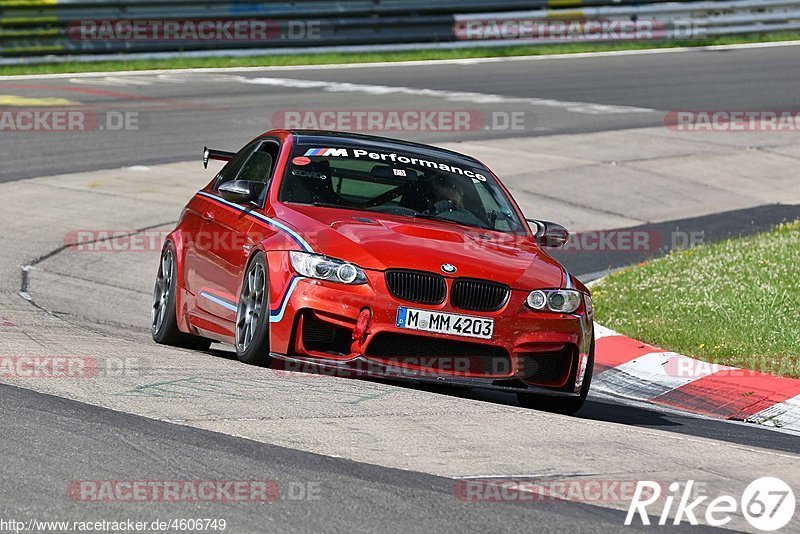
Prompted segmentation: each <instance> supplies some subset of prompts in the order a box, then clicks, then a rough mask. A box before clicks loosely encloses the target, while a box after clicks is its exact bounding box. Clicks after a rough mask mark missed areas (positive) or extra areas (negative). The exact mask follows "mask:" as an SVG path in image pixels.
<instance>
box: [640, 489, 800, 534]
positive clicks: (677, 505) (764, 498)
mask: <svg viewBox="0 0 800 534" xmlns="http://www.w3.org/2000/svg"><path fill="white" fill-rule="evenodd" d="M694 485H695V484H694V480H688V481H687V482H686V483H685V484H683V485H682V484H681V483H680V482H673V483H671V484H670V485H669V486H668V492H667V493H665V494H663V495H662V493H663V490H662V487H661V484H659V483H658V482H653V481H650V480H644V481H639V482H638V484H637V485H636V490H635V492H634V495H633V499H632V500H631V504H630V507H629V508H628V515H627V516H626V517H625V525H632V524H633V523H634V521H635V518H636V517H637V516H638V521H641V524H643V525H650V515H653V516H657V517H658V518H659V519H658V524H659V525H666V524H668V523H671V524H673V525H680V524H681V523H683V522H684V521H685V522H687V523H689V524H691V525H698V524H700V522H699V521H698V515H700V510H699V509H700V508H703V507H704V508H705V513H704V516H703V519H705V521H704V524H706V525H709V526H712V527H722V526H725V525H727V524H728V523H730V522H731V520H732V519H733V516H734V515H739V514H741V515H743V516H744V518H745V519H746V520H747V522H748V523H750V525H751V526H752V527H754V528H756V529H758V530H762V531H767V532H771V531H774V530H778V529H781V528H783V527H785V526H786V525H788V524H789V522H790V521H791V520H792V518H793V517H794V509H795V505H796V502H795V496H794V492H793V491H792V488H791V487H789V485H788V484H787V483H786V482H784V481H783V480H781V479H779V478H775V477H762V478H759V479H757V480H754V481H753V482H751V483H750V484H749V485H748V486H747V487H746V488H745V490H744V492H743V493H742V496H741V498H740V499H738V500H737V499H736V498H735V497H733V496H732V495H720V496H718V497H715V498H713V499H711V500H709V499H710V497H709V496H708V495H699V496H698V495H697V492H696V491H695V489H694ZM662 497H663V499H662ZM662 503H663V505H662ZM659 508H660V510H659ZM670 518H671V520H670Z"/></svg>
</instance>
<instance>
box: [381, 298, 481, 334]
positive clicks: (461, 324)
mask: <svg viewBox="0 0 800 534" xmlns="http://www.w3.org/2000/svg"><path fill="white" fill-rule="evenodd" d="M397 327H398V328H408V329H410V330H423V331H425V332H435V333H437V334H451V335H454V336H466V337H479V338H482V339H491V338H492V334H493V333H494V319H486V318H485V317H473V316H471V315H458V314H455V313H442V312H437V311H430V310H415V309H414V308H406V307H405V306H400V307H399V308H397Z"/></svg>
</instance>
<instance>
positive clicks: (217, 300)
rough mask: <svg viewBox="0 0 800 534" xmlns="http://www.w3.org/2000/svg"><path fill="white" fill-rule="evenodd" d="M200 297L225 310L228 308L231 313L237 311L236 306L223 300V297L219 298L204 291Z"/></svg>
mask: <svg viewBox="0 0 800 534" xmlns="http://www.w3.org/2000/svg"><path fill="white" fill-rule="evenodd" d="M200 296H201V297H203V298H206V299H208V300H210V301H211V302H213V303H215V304H219V305H220V306H222V307H223V308H228V309H229V310H231V311H236V304H234V303H233V302H230V301H228V300H225V299H223V298H222V297H218V296H216V295H212V294H211V293H210V292H208V291H206V290H203V291H201V292H200Z"/></svg>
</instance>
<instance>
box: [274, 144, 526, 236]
mask: <svg viewBox="0 0 800 534" xmlns="http://www.w3.org/2000/svg"><path fill="white" fill-rule="evenodd" d="M443 156H444V157H443V158H438V157H437V158H435V159H434V158H432V157H431V156H427V155H426V156H423V157H420V156H413V155H411V154H403V153H397V152H385V151H380V150H379V149H377V148H376V149H366V148H351V147H317V146H310V145H298V146H295V147H294V150H293V152H292V156H291V157H290V159H289V164H288V165H287V168H286V174H285V176H284V178H283V184H282V186H281V190H280V195H279V199H280V200H281V201H282V202H295V203H300V204H313V205H315V206H327V207H337V208H345V209H355V210H364V211H372V212H379V213H387V214H390V215H400V216H406V217H413V218H426V219H437V220H442V221H447V222H451V223H455V224H461V225H466V226H473V227H477V228H484V229H487V230H495V231H498V232H510V233H524V226H523V225H522V224H521V222H520V220H519V218H518V217H517V215H516V213H515V211H514V210H513V209H512V207H511V202H510V201H509V199H508V197H507V196H506V195H505V193H504V192H503V190H502V189H501V188H500V186H499V185H498V184H497V181H496V180H495V179H494V178H493V177H492V175H491V173H490V172H489V171H488V170H487V169H486V168H484V167H479V166H470V165H465V162H463V161H458V162H454V161H452V160H450V159H448V158H447V155H446V154H443Z"/></svg>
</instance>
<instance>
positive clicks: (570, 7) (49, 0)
mask: <svg viewBox="0 0 800 534" xmlns="http://www.w3.org/2000/svg"><path fill="white" fill-rule="evenodd" d="M796 30H800V0H723V1H686V0H684V1H672V2H666V1H664V0H583V1H580V0H533V1H531V0H525V1H523V0H459V1H458V2H448V1H444V0H343V1H323V0H296V1H294V2H290V3H285V2H243V1H235V0H205V1H203V2H197V1H196V0H133V1H118V0H0V56H2V58H4V59H3V60H2V62H3V63H9V62H10V61H9V60H10V58H19V59H20V61H24V58H28V59H35V58H38V59H39V60H42V59H46V57H48V56H49V57H52V59H53V60H57V59H58V57H59V56H62V57H63V56H77V57H78V59H80V57H86V56H88V55H97V54H115V53H158V52H185V51H212V50H214V51H219V50H230V51H234V50H239V51H241V50H245V49H246V50H252V51H253V52H254V53H255V52H258V53H287V52H290V53H295V52H298V51H303V50H308V49H312V48H313V50H314V51H317V50H321V49H325V48H326V47H336V49H337V50H343V49H345V48H346V47H359V46H360V47H363V46H365V45H367V46H374V45H381V47H382V48H384V49H385V48H389V49H391V48H392V47H395V48H405V49H408V48H409V47H415V46H418V47H419V48H423V47H433V46H435V47H450V48H455V47H465V46H507V45H512V44H537V43H541V44H552V43H561V42H575V41H584V42H586V41H610V40H619V41H626V40H642V39H652V40H659V39H691V38H701V37H710V36H718V35H726V34H736V33H767V32H786V31H796ZM343 47H344V48H343Z"/></svg>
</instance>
